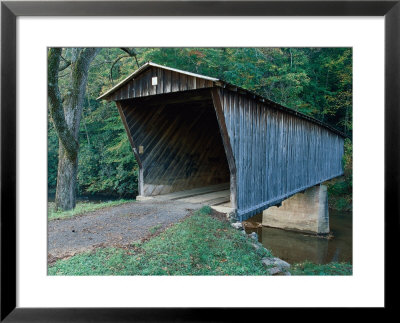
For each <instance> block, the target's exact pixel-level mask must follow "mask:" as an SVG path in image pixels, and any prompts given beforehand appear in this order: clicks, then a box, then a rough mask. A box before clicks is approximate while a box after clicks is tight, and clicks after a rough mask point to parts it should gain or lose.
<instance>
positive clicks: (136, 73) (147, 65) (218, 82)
mask: <svg viewBox="0 0 400 323" xmlns="http://www.w3.org/2000/svg"><path fill="white" fill-rule="evenodd" d="M150 67H156V68H161V69H164V70H169V71H172V72H177V73H181V74H185V75H188V76H192V77H196V78H200V79H204V80H207V81H212V82H213V84H214V86H217V87H223V88H227V89H229V90H233V91H239V92H242V93H245V94H247V95H249V96H251V97H253V99H256V100H258V101H261V102H265V103H268V105H269V106H271V107H272V108H275V109H277V110H281V111H284V112H287V113H289V114H293V115H296V116H297V117H299V118H302V119H306V120H308V121H310V122H313V123H316V124H318V125H320V126H322V127H324V128H327V129H329V130H330V131H332V132H334V133H336V134H338V135H340V136H341V137H343V138H346V137H348V136H347V135H346V134H344V133H343V132H341V131H339V130H337V129H335V128H334V127H332V126H330V125H328V124H326V123H324V122H322V121H320V120H318V119H315V118H313V117H310V116H308V115H306V114H304V113H301V112H298V111H296V110H294V109H291V108H288V107H285V106H283V105H281V104H279V103H276V102H274V101H271V100H269V99H267V98H265V97H263V96H261V95H258V94H256V93H254V92H252V91H249V90H246V89H244V88H241V87H239V86H237V85H234V84H231V83H229V82H227V81H224V80H221V79H218V78H215V77H210V76H206V75H201V74H196V73H192V72H188V71H184V70H179V69H176V68H172V67H168V66H164V65H160V64H156V63H153V62H150V61H149V62H146V63H145V64H143V65H142V66H141V67H139V68H138V69H137V70H136V71H134V72H133V73H132V74H130V75H129V76H128V77H126V78H125V79H123V80H122V81H121V82H119V83H118V84H116V85H115V86H113V87H112V88H111V89H109V90H107V91H106V92H105V93H103V94H102V95H100V96H99V97H98V98H97V100H100V99H107V98H108V97H109V96H110V95H111V94H113V93H114V92H116V91H117V90H119V89H120V88H122V87H124V86H125V85H126V84H128V83H129V81H131V80H134V79H135V77H137V76H139V75H140V74H142V73H143V72H145V71H146V70H147V69H149V68H150Z"/></svg>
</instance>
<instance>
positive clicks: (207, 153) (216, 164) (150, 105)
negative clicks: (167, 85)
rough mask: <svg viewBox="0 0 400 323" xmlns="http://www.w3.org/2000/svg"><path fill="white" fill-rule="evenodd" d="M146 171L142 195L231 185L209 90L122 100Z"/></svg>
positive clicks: (133, 138)
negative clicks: (224, 184) (223, 184)
mask: <svg viewBox="0 0 400 323" xmlns="http://www.w3.org/2000/svg"><path fill="white" fill-rule="evenodd" d="M119 102H120V106H121V109H122V111H123V113H124V115H125V118H126V124H127V127H128V128H129V131H130V134H131V136H132V141H133V143H134V145H135V148H136V150H137V153H138V156H139V159H140V162H141V164H142V171H143V187H142V192H140V194H141V195H142V196H154V195H162V194H168V193H172V192H178V191H184V190H190V189H193V188H200V187H208V186H211V185H216V184H222V183H228V184H227V186H228V187H229V180H230V172H229V166H228V162H227V159H226V155H225V150H224V146H223V143H222V138H221V134H220V130H219V126H218V121H217V118H216V114H215V110H214V106H213V102H212V99H211V96H210V94H209V91H204V90H201V91H190V92H189V93H187V94H186V95H182V93H179V96H177V95H174V94H164V95H157V96H152V97H146V98H138V99H129V100H122V101H119Z"/></svg>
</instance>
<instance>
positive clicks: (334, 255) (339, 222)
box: [246, 210, 352, 264]
mask: <svg viewBox="0 0 400 323" xmlns="http://www.w3.org/2000/svg"><path fill="white" fill-rule="evenodd" d="M329 221H330V229H331V232H332V233H333V236H334V237H333V239H331V240H328V239H324V238H318V237H316V236H312V235H308V234H303V233H299V232H291V231H285V230H281V229H274V228H268V227H261V228H255V229H249V228H246V232H247V233H250V232H252V231H254V232H257V234H258V239H259V241H260V242H261V243H262V244H263V245H264V247H265V248H267V249H268V250H271V251H272V253H273V255H274V256H276V257H279V258H281V259H283V260H285V261H287V262H289V263H291V264H293V263H298V262H303V261H306V260H308V261H311V262H313V263H318V264H325V263H329V262H332V261H335V262H350V263H351V262H352V213H351V212H339V211H336V210H329ZM247 222H253V223H254V222H261V215H256V216H254V217H252V218H250V219H249V220H247Z"/></svg>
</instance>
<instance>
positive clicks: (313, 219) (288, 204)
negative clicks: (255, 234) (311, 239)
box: [262, 184, 329, 234]
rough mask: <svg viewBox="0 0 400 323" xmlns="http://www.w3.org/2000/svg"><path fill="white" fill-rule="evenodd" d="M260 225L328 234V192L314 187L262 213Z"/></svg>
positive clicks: (324, 187) (320, 186)
mask: <svg viewBox="0 0 400 323" xmlns="http://www.w3.org/2000/svg"><path fill="white" fill-rule="evenodd" d="M262 225H264V226H268V227H274V228H280V229H286V230H295V231H304V232H310V233H314V234H326V233H329V211H328V191H327V187H326V186H325V185H320V184H319V185H316V186H313V187H311V188H309V189H307V190H305V191H304V192H302V193H297V194H295V195H293V196H291V197H289V198H288V199H286V200H284V201H283V202H282V205H281V206H280V207H277V206H272V207H270V208H268V209H266V210H265V211H263V216H262Z"/></svg>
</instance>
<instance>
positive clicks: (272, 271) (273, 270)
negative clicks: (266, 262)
mask: <svg viewBox="0 0 400 323" xmlns="http://www.w3.org/2000/svg"><path fill="white" fill-rule="evenodd" d="M281 272H282V271H281V270H280V269H279V268H278V267H272V268H269V269H268V273H269V274H270V275H276V274H279V273H281Z"/></svg>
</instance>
